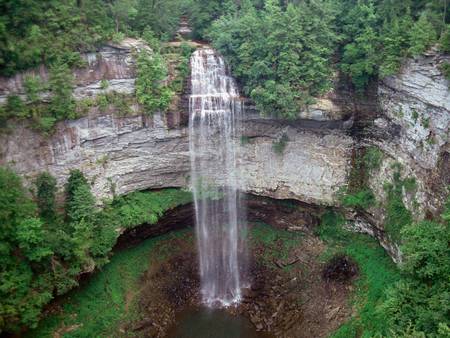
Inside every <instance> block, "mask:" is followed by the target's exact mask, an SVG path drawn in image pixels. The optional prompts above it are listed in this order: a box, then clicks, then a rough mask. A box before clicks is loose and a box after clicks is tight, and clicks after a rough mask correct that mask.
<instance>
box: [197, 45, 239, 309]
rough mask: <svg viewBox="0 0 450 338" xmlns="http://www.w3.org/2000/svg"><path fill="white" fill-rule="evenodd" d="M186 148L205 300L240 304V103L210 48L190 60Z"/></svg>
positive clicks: (222, 64) (225, 304) (221, 59)
mask: <svg viewBox="0 0 450 338" xmlns="http://www.w3.org/2000/svg"><path fill="white" fill-rule="evenodd" d="M191 69H192V73H191V84H192V95H191V96H190V102H189V104H190V108H189V109H190V121H189V147H190V154H191V184H192V190H193V193H194V201H195V213H196V232H197V241H198V249H199V258H200V279H201V293H202V298H203V301H204V302H205V303H206V304H210V305H216V304H219V305H222V306H228V305H230V304H232V303H236V302H239V300H240V299H241V288H242V284H243V281H242V279H243V278H242V271H243V268H244V265H245V245H244V240H243V236H244V235H245V234H244V233H245V217H244V216H245V213H244V212H243V208H242V202H241V200H240V198H239V190H238V182H239V180H238V178H239V177H238V169H237V163H236V157H237V150H238V146H239V144H240V126H239V121H240V117H241V113H242V103H241V101H240V99H239V93H238V90H237V86H236V84H235V82H234V80H233V78H232V77H230V76H229V74H228V72H227V68H226V66H225V63H224V60H223V58H222V57H221V56H219V55H217V54H216V53H215V51H214V50H212V49H210V48H203V49H199V50H197V51H195V52H194V53H193V55H192V57H191Z"/></svg>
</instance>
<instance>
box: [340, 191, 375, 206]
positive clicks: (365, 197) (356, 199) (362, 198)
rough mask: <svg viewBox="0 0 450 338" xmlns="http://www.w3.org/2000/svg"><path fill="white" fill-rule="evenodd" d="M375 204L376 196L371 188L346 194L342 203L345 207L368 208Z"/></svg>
mask: <svg viewBox="0 0 450 338" xmlns="http://www.w3.org/2000/svg"><path fill="white" fill-rule="evenodd" d="M374 204H375V196H374V194H373V192H372V190H370V189H369V188H366V189H364V190H360V191H358V192H356V193H354V194H348V193H347V194H346V195H344V197H343V198H342V205H344V206H345V207H353V208H360V209H367V208H369V207H371V206H373V205H374Z"/></svg>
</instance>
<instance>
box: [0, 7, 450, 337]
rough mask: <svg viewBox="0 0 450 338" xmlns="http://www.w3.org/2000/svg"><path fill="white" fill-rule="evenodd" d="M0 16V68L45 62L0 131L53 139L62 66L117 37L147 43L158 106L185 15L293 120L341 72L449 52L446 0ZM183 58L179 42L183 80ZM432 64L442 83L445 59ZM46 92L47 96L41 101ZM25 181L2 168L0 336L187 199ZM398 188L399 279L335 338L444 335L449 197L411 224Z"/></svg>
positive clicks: (150, 83) (74, 182)
mask: <svg viewBox="0 0 450 338" xmlns="http://www.w3.org/2000/svg"><path fill="white" fill-rule="evenodd" d="M0 13H1V14H0V76H1V77H2V78H8V77H12V76H14V75H16V74H19V73H21V72H23V71H26V70H30V69H33V68H35V67H37V66H39V65H41V64H45V65H46V66H48V67H49V69H50V79H49V81H48V82H47V83H44V81H42V80H41V79H39V78H38V77H28V78H26V79H25V83H24V86H25V92H26V98H22V97H19V96H17V95H11V96H9V97H8V99H7V102H6V104H5V105H4V106H1V107H0V133H1V132H8V131H7V124H8V121H10V120H17V121H23V120H30V121H32V123H33V124H35V127H36V129H38V130H40V131H42V132H45V133H47V134H48V135H51V133H52V128H54V125H55V123H56V122H57V121H61V120H66V119H69V120H70V119H76V118H79V117H80V116H82V115H83V109H82V107H80V102H76V101H75V99H74V98H73V89H74V84H73V75H72V70H73V69H75V68H82V67H85V66H86V65H85V61H84V60H83V58H82V57H81V55H82V53H85V52H88V51H95V50H97V48H98V47H99V46H100V45H101V44H102V43H105V42H107V41H112V42H117V43H118V42H120V41H121V40H123V39H124V38H125V37H134V38H140V39H143V40H144V41H146V42H147V43H148V44H149V46H150V47H151V48H152V50H153V52H152V55H146V54H145V53H142V55H140V56H139V59H138V62H137V67H138V79H137V82H136V98H137V100H138V102H139V103H140V104H141V105H143V106H144V107H145V108H144V110H145V113H146V114H148V115H151V114H153V113H155V112H159V111H164V110H167V108H168V106H169V104H170V102H171V100H172V98H173V96H174V95H176V93H177V92H179V91H180V88H179V86H180V83H182V82H183V81H184V78H182V79H179V83H178V85H177V86H173V85H166V84H165V83H163V80H164V79H165V78H166V77H167V64H168V62H167V59H166V56H167V53H166V52H165V51H164V47H163V45H164V43H166V42H168V41H171V40H173V39H174V38H175V34H176V31H177V29H178V26H179V21H180V17H182V16H186V17H187V18H188V20H189V23H190V25H191V27H192V29H193V32H192V39H193V40H196V41H202V42H206V43H209V44H211V45H212V46H213V47H214V48H215V49H217V50H218V51H219V52H220V53H221V54H222V55H223V56H224V58H225V60H226V61H227V63H228V65H229V66H230V69H231V72H232V74H233V76H234V77H235V78H236V80H237V82H238V84H239V87H240V89H241V91H242V94H243V95H244V96H246V97H249V98H251V99H252V100H253V102H254V103H255V105H256V107H257V109H258V111H259V112H261V113H262V114H264V115H267V116H272V117H274V118H278V119H287V120H289V119H295V118H296V117H297V116H298V112H299V111H300V110H301V109H304V108H305V107H307V106H309V105H311V104H313V103H314V102H315V100H316V98H317V97H319V96H321V95H323V94H324V93H326V92H327V91H329V90H330V89H331V88H333V86H336V84H337V82H338V81H344V82H345V83H347V84H348V86H349V87H351V89H352V90H353V91H354V92H355V93H356V95H360V96H362V97H364V96H365V95H367V91H368V88H370V86H371V85H373V84H374V83H376V82H377V81H378V80H380V79H383V78H385V77H387V76H391V75H394V74H396V73H397V72H398V71H399V70H400V68H401V66H402V62H403V61H404V60H405V59H406V58H414V57H417V56H419V55H421V54H423V53H425V52H427V51H429V50H436V51H439V52H440V53H443V54H449V53H450V3H448V1H446V0H405V1H397V0H291V1H289V0H48V1H40V0H0ZM190 53H191V50H190V49H189V47H185V50H184V52H183V57H184V64H183V65H182V66H181V68H180V69H181V71H182V73H183V74H182V75H183V76H184V77H186V76H188V74H186V72H188V70H187V62H188V61H187V60H188V58H189V55H190ZM442 72H443V73H444V74H445V75H446V77H447V78H448V79H449V80H450V63H445V64H443V65H442ZM44 92H50V93H51V94H52V95H51V98H50V99H48V100H46V99H43V98H42V93H44ZM104 99H105V100H107V99H108V98H104ZM109 100H118V101H117V102H119V101H120V102H119V103H118V104H125V105H126V101H124V100H123V99H121V98H117V97H115V98H111V97H110V98H109ZM117 102H116V103H117ZM85 103H86V102H85ZM99 103H100V102H94V103H91V104H99ZM22 181H23V180H22V178H20V177H19V176H18V175H17V174H16V173H14V172H13V171H12V170H11V169H9V168H7V167H0V226H1V231H0V261H1V263H0V280H1V282H0V299H1V301H0V333H2V332H8V333H14V332H16V333H17V332H20V330H21V329H22V328H23V327H31V328H33V327H36V325H37V324H38V322H39V320H40V318H41V316H42V311H43V309H44V308H45V306H46V305H47V304H48V303H49V302H50V301H51V300H52V299H54V298H55V297H58V296H59V295H63V294H65V293H67V292H68V291H69V290H71V289H73V288H75V287H76V286H77V285H78V278H79V275H80V273H84V272H86V271H92V270H94V269H96V268H100V267H102V266H103V265H105V264H106V263H107V262H108V260H109V257H110V253H111V249H112V247H113V246H114V244H115V242H116V240H117V238H118V236H119V234H118V233H117V231H116V229H117V228H118V227H120V226H121V227H124V228H132V227H134V226H137V225H140V224H143V223H149V224H154V223H156V222H157V220H158V218H159V217H160V216H161V215H162V214H163V212H164V211H165V210H167V209H169V208H171V207H173V206H175V205H180V204H186V203H189V202H191V198H192V197H191V194H190V193H188V192H186V191H178V190H168V191H165V192H160V193H149V192H134V193H131V194H129V195H126V196H122V197H120V196H117V197H115V198H114V199H112V200H108V201H104V203H103V207H102V208H99V207H98V204H96V201H95V198H94V195H93V194H92V192H91V187H90V183H89V182H88V181H87V179H86V178H85V177H84V175H83V173H82V172H81V171H79V170H73V171H72V172H71V173H70V177H69V179H68V182H67V184H66V186H65V188H64V191H63V192H62V195H63V199H62V200H61V199H60V198H58V191H57V185H56V180H55V178H54V177H53V176H52V175H50V174H49V173H47V172H44V173H41V174H40V175H39V176H38V177H37V178H36V179H35V180H34V184H33V186H32V187H25V186H24V184H23V182H22ZM403 183H405V182H402V183H401V184H403ZM406 183H407V182H406ZM389 189H390V190H389ZM402 189H404V186H402V185H395V184H394V185H392V186H391V187H387V188H386V191H387V192H388V195H389V194H391V195H389V196H391V197H392V204H390V207H391V209H390V211H389V212H390V214H389V215H388V216H389V217H390V218H389V220H388V222H390V224H391V225H392V227H394V228H395V227H397V228H398V233H397V236H398V240H399V242H400V243H401V249H402V252H403V255H404V263H403V264H401V265H400V267H399V269H400V270H399V271H400V276H401V277H400V279H399V280H398V281H397V282H396V283H394V284H393V285H391V286H390V287H389V288H388V289H386V290H384V293H383V295H382V296H380V298H379V299H378V300H377V302H374V305H373V308H372V309H370V311H369V312H368V313H369V314H370V316H371V322H369V321H366V322H364V323H360V324H358V325H356V326H354V327H352V328H351V330H353V331H352V332H344V333H342V335H341V336H340V337H353V336H355V337H357V336H358V337H405V338H406V337H417V338H419V337H450V323H449V318H450V279H449V276H450V248H449V242H448V239H449V238H450V199H449V200H448V201H447V203H446V205H445V208H444V209H443V210H442V213H441V215H440V216H439V217H437V218H428V219H426V220H423V221H420V222H415V221H413V219H412V216H411V215H409V214H408V212H407V211H405V208H404V205H402V202H401V199H400V201H399V199H398V198H397V197H398V192H399V191H400V194H401V191H403V190H402ZM358 193H361V191H353V192H348V194H347V195H346V196H345V197H344V199H343V205H344V206H346V207H354V208H361V209H364V208H365V203H366V202H367V203H372V202H373V201H371V198H372V197H371V196H367V195H365V196H363V195H364V192H363V191H362V193H363V194H362V195H361V194H360V195H358ZM396 193H397V195H396ZM149 210H150V212H149ZM325 221H326V220H325ZM325 221H323V224H324V226H326V224H325V223H326V222H325ZM361 317H364V314H361ZM366 317H367V314H366ZM366 317H364V318H366Z"/></svg>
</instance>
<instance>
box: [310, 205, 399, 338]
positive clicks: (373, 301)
mask: <svg viewBox="0 0 450 338" xmlns="http://www.w3.org/2000/svg"><path fill="white" fill-rule="evenodd" d="M344 223H345V219H344V218H343V217H342V216H341V215H339V214H336V213H335V212H333V211H331V210H330V211H327V212H326V213H325V214H324V215H323V217H322V222H321V224H320V227H319V228H318V229H317V234H318V235H319V237H320V238H321V239H323V240H324V241H325V242H326V243H327V245H328V249H327V251H326V253H325V254H324V260H327V259H328V258H330V257H333V256H335V255H336V254H346V255H348V256H350V257H352V258H353V259H354V260H355V262H356V263H357V264H358V266H359V271H360V276H359V278H358V280H357V281H356V285H355V294H354V299H353V302H354V309H355V310H356V312H357V314H356V315H355V316H354V317H352V318H351V319H350V321H348V322H347V323H346V324H344V325H343V326H341V327H340V328H339V329H338V330H337V331H336V332H335V333H334V334H333V336H332V337H335V338H344V337H345V338H356V337H376V336H377V334H378V335H380V334H382V335H387V332H388V331H387V329H388V328H387V327H386V325H385V317H384V314H383V313H380V312H378V311H377V308H378V306H379V305H380V304H381V303H382V302H383V301H385V299H386V295H385V290H386V288H387V287H389V286H390V285H392V283H395V282H396V281H397V280H398V279H399V278H400V274H399V272H398V270H397V269H396V267H395V264H394V263H393V262H392V261H391V259H390V258H389V256H388V255H387V254H386V252H385V251H384V250H383V248H381V247H380V245H379V244H378V243H377V242H376V240H374V239H372V238H370V237H368V236H366V235H362V234H355V233H351V232H350V231H347V230H345V229H344V228H343V227H342V225H343V224H344Z"/></svg>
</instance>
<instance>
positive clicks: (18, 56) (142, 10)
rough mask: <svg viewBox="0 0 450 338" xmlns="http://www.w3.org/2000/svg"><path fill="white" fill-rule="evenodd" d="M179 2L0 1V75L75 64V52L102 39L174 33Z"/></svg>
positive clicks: (77, 61)
mask: <svg viewBox="0 0 450 338" xmlns="http://www.w3.org/2000/svg"><path fill="white" fill-rule="evenodd" d="M181 2H182V1H180V0H164V1H162V0H108V1H106V0H78V1H67V0H64V1H59V0H49V1H40V0H27V1H25V0H14V1H12V0H5V1H2V2H1V3H0V12H1V13H2V15H1V17H0V69H1V70H0V74H1V75H4V76H10V75H13V74H14V73H16V72H18V71H22V70H26V69H29V68H33V67H36V66H38V65H39V64H41V63H45V64H47V65H51V64H54V63H55V62H56V63H59V64H67V65H68V67H73V66H79V65H81V58H80V53H81V52H86V51H93V50H95V47H96V46H97V45H98V44H99V43H101V42H103V41H106V40H110V39H114V38H115V39H116V40H117V39H118V38H119V36H125V34H126V35H128V36H130V35H132V36H133V35H134V36H136V35H139V34H141V33H142V32H143V30H144V28H145V27H146V26H150V28H151V29H152V30H153V31H154V32H155V33H156V34H157V36H158V37H160V38H161V37H164V38H166V39H167V38H169V37H170V36H172V35H173V33H174V32H175V30H176V28H177V25H178V21H179V17H180V13H181V12H180V11H181Z"/></svg>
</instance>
